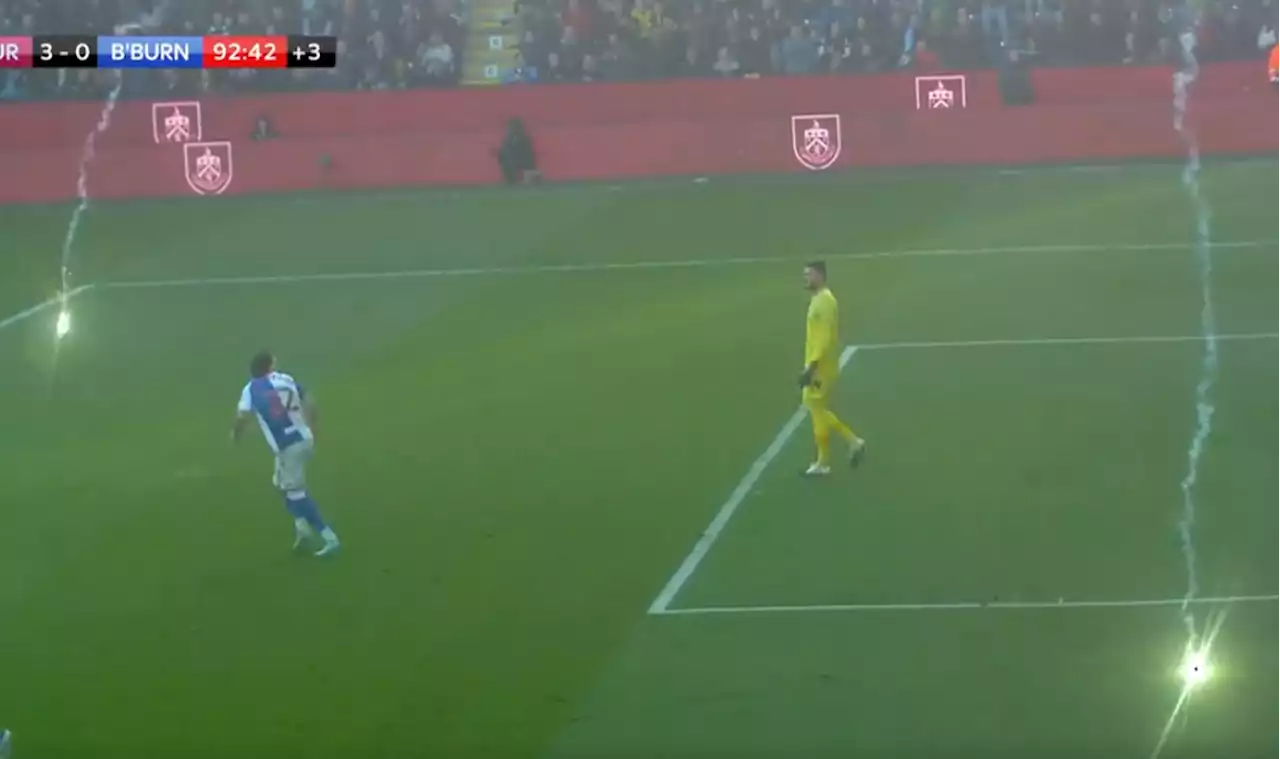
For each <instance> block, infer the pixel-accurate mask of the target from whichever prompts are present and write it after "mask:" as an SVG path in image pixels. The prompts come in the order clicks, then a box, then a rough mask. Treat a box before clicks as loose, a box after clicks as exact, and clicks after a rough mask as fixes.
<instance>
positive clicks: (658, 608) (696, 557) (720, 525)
mask: <svg viewBox="0 0 1280 759" xmlns="http://www.w3.org/2000/svg"><path fill="white" fill-rule="evenodd" d="M857 352H858V346H856V345H850V346H848V347H847V348H845V349H844V351H843V352H842V353H841V354H840V369H841V370H843V369H844V368H845V367H846V366H848V365H849V362H850V361H852V360H853V357H854V354H856V353H857ZM805 414H806V412H805V409H804V407H803V406H802V407H800V408H798V409H796V411H795V413H793V414H792V415H791V418H790V419H788V420H787V421H786V424H783V425H782V429H780V430H778V434H777V435H775V436H774V438H773V442H771V443H769V447H768V448H766V449H765V450H764V453H762V454H760V457H759V458H758V459H756V460H755V463H754V464H752V465H751V468H750V469H748V470H747V473H746V474H745V475H743V477H742V479H741V480H739V481H738V485H737V487H735V488H734V489H733V492H731V493H730V494H729V497H728V499H726V500H725V502H724V503H723V504H722V505H721V506H720V510H719V511H717V512H716V516H715V518H714V519H712V520H711V524H709V525H708V526H707V528H706V529H705V530H703V531H702V536H701V537H699V538H698V542H697V543H695V544H694V546H693V550H692V551H690V552H689V555H688V556H686V557H685V559H684V562H682V563H681V564H680V568H679V569H677V570H676V573H675V574H674V575H672V576H671V579H670V580H668V581H667V584H666V585H665V586H664V587H663V588H662V592H660V593H659V594H658V597H657V598H655V599H653V603H652V604H650V605H649V613H650V614H669V613H671V612H670V611H669V609H670V606H671V602H672V601H674V600H675V597H676V595H678V594H679V593H680V589H681V588H683V587H684V585H685V583H687V582H688V581H689V578H690V577H693V573H694V572H696V571H697V570H698V565H699V564H701V563H702V560H703V559H704V558H706V556H707V553H708V552H709V551H710V550H711V546H713V545H715V542H716V540H717V539H718V538H719V537H720V533H722V532H724V528H725V526H726V525H728V524H729V520H730V519H732V518H733V515H734V513H736V512H737V511H738V507H739V506H741V505H742V502H743V501H744V500H746V497H747V496H748V495H750V494H751V490H752V489H753V488H754V487H755V485H756V482H757V481H759V479H760V476H761V475H762V474H764V472H765V470H766V469H768V468H769V465H770V464H772V463H773V460H774V459H776V458H777V457H778V454H779V453H781V452H782V449H783V448H785V447H786V445H787V441H789V440H790V439H791V436H792V435H794V434H795V432H796V430H797V429H799V427H800V425H801V423H803V422H804V418H805Z"/></svg>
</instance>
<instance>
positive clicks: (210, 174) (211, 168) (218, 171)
mask: <svg viewBox="0 0 1280 759" xmlns="http://www.w3.org/2000/svg"><path fill="white" fill-rule="evenodd" d="M182 163H183V166H184V168H185V170H186V174H187V184H188V185H190V187H191V189H192V190H195V192H196V194H197V195H221V194H222V193H224V192H226V191H227V188H228V187H230V186H231V177H232V164H231V143H230V142H188V143H185V144H183V146H182Z"/></svg>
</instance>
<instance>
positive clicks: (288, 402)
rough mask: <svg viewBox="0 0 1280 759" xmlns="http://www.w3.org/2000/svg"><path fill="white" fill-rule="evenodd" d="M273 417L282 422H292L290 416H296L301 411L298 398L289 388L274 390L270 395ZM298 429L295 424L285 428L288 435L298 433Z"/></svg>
mask: <svg viewBox="0 0 1280 759" xmlns="http://www.w3.org/2000/svg"><path fill="white" fill-rule="evenodd" d="M269 397H270V401H269V403H270V404H271V416H272V417H274V418H276V419H279V420H281V421H290V422H291V421H292V420H291V419H290V414H296V413H297V412H299V411H301V410H302V409H301V407H300V406H299V405H298V396H297V395H296V394H295V393H294V392H293V391H292V390H289V389H287V388H285V389H279V390H273V391H271V394H270V396H269ZM297 431H298V428H297V426H296V425H294V424H289V425H288V426H286V427H285V428H284V433H285V434H286V435H289V434H292V433H294V432H297Z"/></svg>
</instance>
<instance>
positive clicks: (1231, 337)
mask: <svg viewBox="0 0 1280 759" xmlns="http://www.w3.org/2000/svg"><path fill="white" fill-rule="evenodd" d="M1208 339H1209V338H1208V337H1206V336H1204V335H1129V336H1122V337H1105V336H1100V337H1027V338H1007V339H998V340H919V341H905V342H895V343H862V344H861V345H859V346H858V349H859V350H864V351H885V350H911V349H913V348H914V349H921V348H1002V347H1019V346H1039V345H1043V346H1054V345H1063V346H1069V345H1126V344H1133V343H1202V342H1205V341H1206V340H1208ZM1213 339H1214V340H1217V341H1220V342H1244V341H1250V340H1253V341H1262V340H1276V339H1280V333H1277V332H1232V333H1227V334H1220V335H1214V336H1213Z"/></svg>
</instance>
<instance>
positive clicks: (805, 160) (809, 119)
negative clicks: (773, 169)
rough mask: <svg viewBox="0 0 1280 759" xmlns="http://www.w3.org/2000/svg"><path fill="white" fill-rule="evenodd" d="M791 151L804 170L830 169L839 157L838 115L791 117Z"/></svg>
mask: <svg viewBox="0 0 1280 759" xmlns="http://www.w3.org/2000/svg"><path fill="white" fill-rule="evenodd" d="M791 150H792V152H794V153H795V156H796V160H797V161H799V162H800V165H801V166H803V167H805V168H806V169H810V170H811V171H822V170H823V169H828V168H830V167H831V166H832V165H833V164H834V163H835V162H836V159H838V158H839V157H840V115H839V114H834V113H833V114H825V115H817V116H792V117H791Z"/></svg>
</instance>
